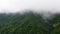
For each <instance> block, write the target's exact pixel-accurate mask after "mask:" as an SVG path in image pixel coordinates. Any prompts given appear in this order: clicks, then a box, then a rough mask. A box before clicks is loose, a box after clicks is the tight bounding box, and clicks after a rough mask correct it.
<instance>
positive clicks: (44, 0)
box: [0, 0, 60, 12]
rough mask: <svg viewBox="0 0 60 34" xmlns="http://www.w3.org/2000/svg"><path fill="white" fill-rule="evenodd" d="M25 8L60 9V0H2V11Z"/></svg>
mask: <svg viewBox="0 0 60 34" xmlns="http://www.w3.org/2000/svg"><path fill="white" fill-rule="evenodd" d="M25 9H30V10H46V11H51V12H59V11H60V0H0V12H17V11H20V12H21V10H25Z"/></svg>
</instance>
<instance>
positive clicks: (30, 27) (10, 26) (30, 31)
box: [0, 12, 60, 34]
mask: <svg viewBox="0 0 60 34" xmlns="http://www.w3.org/2000/svg"><path fill="white" fill-rule="evenodd" d="M42 16H43V15H41V14H38V13H34V12H25V13H23V14H20V13H15V14H13V13H9V14H6V13H0V34H60V13H56V14H54V17H53V18H51V19H49V18H47V19H43V17H42Z"/></svg>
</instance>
